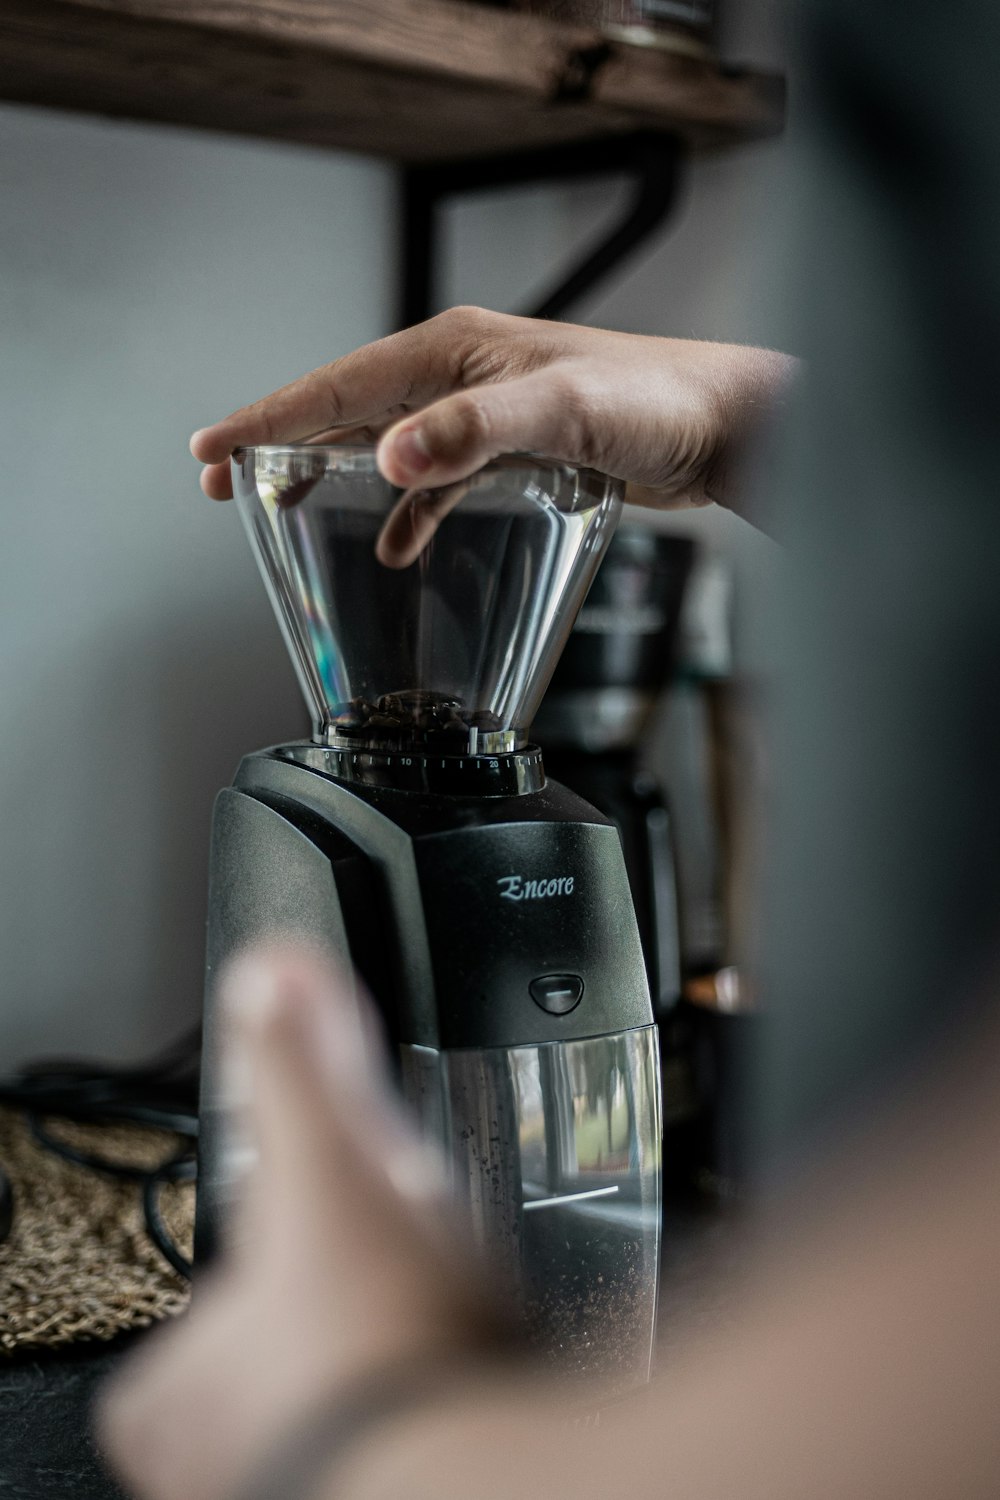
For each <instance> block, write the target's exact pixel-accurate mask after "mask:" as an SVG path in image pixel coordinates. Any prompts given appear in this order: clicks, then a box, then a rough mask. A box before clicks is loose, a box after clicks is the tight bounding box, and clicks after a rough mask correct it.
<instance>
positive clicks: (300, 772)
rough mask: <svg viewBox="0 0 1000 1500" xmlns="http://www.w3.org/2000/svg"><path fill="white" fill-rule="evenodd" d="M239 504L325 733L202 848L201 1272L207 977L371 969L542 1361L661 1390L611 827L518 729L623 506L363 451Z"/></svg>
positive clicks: (416, 1089)
mask: <svg viewBox="0 0 1000 1500" xmlns="http://www.w3.org/2000/svg"><path fill="white" fill-rule="evenodd" d="M233 482H234V494H235V497H236V504H237V507H238V509H239V512H240V515H241V518H242V520H243V523H244V525H245V528H246V530H247V533H248V535H249V537H250V541H251V545H252V547H253V550H254V554H255V556H256V559H257V562H258V565H259V567H260V571H261V574H262V576H263V579H264V583H265V585H266V588H267V590H268V593H269V595H270V598H271V601H272V604H273V605H274V609H275V613H276V614H277V617H278V620H279V623H280V625H281V628H282V631H283V633H284V637H285V641H286V644H287V645H288V648H289V651H290V653H291V656H292V660H293V662H294V664H295V668H296V671H297V673H298V677H299V681H300V684H301V687H302V690H303V693H304V694H305V697H306V700H307V702H308V704H309V707H310V709H311V711H312V715H313V723H314V730H313V736H312V739H311V740H309V741H304V742H299V743H292V744H283V745H277V746H275V747H272V748H270V749H266V750H261V751H257V752H255V753H253V754H250V755H248V756H246V757H245V759H244V760H243V762H242V764H241V765H240V767H239V770H238V772H237V774H236V778H235V781H234V784H233V785H232V786H231V787H228V788H226V789H225V790H224V791H222V792H220V794H219V797H218V799H217V802H216V808H215V815H214V822H213V831H212V853H211V875H210V895H209V924H208V954H207V986H206V1002H205V1033H206V1037H205V1052H204V1062H203V1084H202V1114H201V1143H200V1167H199V1205H198V1225H197V1253H198V1255H199V1256H201V1257H204V1256H205V1255H207V1254H208V1253H210V1250H211V1246H212V1242H213V1239H214V1237H215V1234H216V1230H217V1226H218V1222H219V1218H220V1215H221V1214H222V1213H223V1212H224V1207H225V1199H226V1195H227V1163H226V1153H225V1150H224V1145H223V1136H224V1109H223V1105H222V1095H221V1092H220V1084H219V1066H218V1063H219V1058H218V1048H219V1041H218V1023H217V1015H216V984H217V977H218V974H219V970H220V968H221V966H222V965H223V964H224V962H225V960H226V959H227V958H228V957H229V956H230V955H231V954H233V953H234V952H236V951H237V950H238V949H240V948H242V947H244V946H245V945H247V944H250V943H259V942H261V941H263V940H266V939H268V938H270V937H280V938H282V939H284V940H286V941H287V940H288V939H289V938H292V939H293V940H294V939H301V940H304V941H306V942H308V943H309V944H310V946H312V947H314V948H315V947H317V946H318V947H320V948H321V949H323V950H325V951H327V952H328V953H330V954H331V955H332V956H333V957H334V958H336V959H337V960H338V961H339V963H340V964H341V966H343V967H350V969H351V970H352V971H354V972H356V973H357V974H358V975H360V976H361V979H362V980H363V982H364V984H365V986H366V987H367V989H368V990H369V991H370V993H371V995H372V996H373V998H374V1000H375V1002H376V1004H377V1006H378V1008H379V1009H380V1011H381V1013H382V1016H383V1018H384V1021H385V1027H386V1030H387V1033H388V1036H389V1039H390V1041H391V1044H392V1048H393V1052H394V1054H395V1056H396V1057H397V1059H398V1078H399V1083H400V1087H401V1090H402V1092H403V1094H404V1095H405V1097H406V1098H407V1099H408V1101H409V1103H410V1105H411V1106H412V1108H413V1110H414V1111H415V1112H416V1115H417V1117H418V1120H419V1122H420V1124H421V1126H422V1128H423V1130H424V1131H425V1132H426V1134H427V1135H428V1136H429V1137H431V1138H433V1139H434V1140H436V1141H437V1142H438V1143H439V1145H440V1146H441V1147H442V1148H443V1151H444V1154H445V1158H446V1161H447V1163H448V1165H449V1168H450V1172H451V1176H452V1181H453V1185H454V1189H455V1196H456V1199H457V1202H458V1204H459V1208H460V1212H462V1213H463V1214H464V1215H465V1217H466V1220H467V1223H468V1226H469V1228H470V1231H471V1233H472V1235H473V1237H474V1239H475V1240H476V1242H477V1243H478V1244H479V1246H480V1247H481V1248H482V1250H483V1251H484V1252H485V1253H486V1254H487V1255H488V1256H491V1257H492V1258H493V1260H494V1262H495V1263H496V1264H497V1266H498V1267H499V1269H500V1271H501V1273H502V1274H503V1276H504V1277H505V1279H506V1280H507V1282H508V1284H510V1285H511V1286H512V1287H513V1288H514V1289H515V1296H516V1299H517V1301H518V1302H519V1305H520V1307H521V1308H522V1309H523V1313H524V1319H525V1325H526V1327H527V1329H528V1331H529V1334H530V1336H531V1337H532V1339H533V1340H534V1342H535V1343H536V1344H537V1346H538V1347H539V1348H540V1349H542V1350H543V1351H545V1353H546V1354H547V1355H548V1356H549V1357H550V1358H551V1359H552V1360H553V1361H554V1362H555V1363H556V1364H557V1365H558V1367H559V1368H560V1369H561V1370H563V1371H564V1372H567V1373H570V1372H576V1373H579V1374H581V1375H585V1376H587V1377H588V1378H590V1379H592V1380H593V1379H595V1378H596V1379H597V1381H598V1383H599V1384H601V1385H602V1386H603V1387H604V1388H605V1389H608V1390H613V1389H620V1388H624V1387H626V1386H628V1385H629V1384H632V1383H635V1382H637V1381H641V1380H643V1379H645V1378H647V1376H648V1373H649V1369H650V1361H651V1354H652V1343H653V1334H654V1326H655V1316H656V1299H657V1282H658V1263H659V1237H660V1080H659V1061H658V1052H657V1043H656V1029H655V1027H654V1025H653V1016H652V1011H651V1006H650V996H649V989H648V985H647V981H646V973H645V968H644V963H643V954H642V949H641V946H640V941H639V934H638V930H637V925H636V918H635V912H634V909H633V904H632V900H631V897H630V892H629V883H628V878H627V875H626V871H625V865H624V861H623V856H622V847H621V842H620V840H619V837H618V833H617V831H616V829H615V827H614V825H613V823H612V822H611V820H610V819H609V818H607V817H605V816H603V815H602V814H601V813H599V812H597V811H596V810H595V809H594V808H593V807H591V806H590V805H589V804H588V803H586V802H584V801H583V800H582V799H581V798H580V797H579V796H577V795H575V794H574V793H572V792H570V791H568V790H566V789H565V788H564V787H562V786H559V785H557V784H556V783H554V782H551V781H548V780H547V779H546V776H545V772H544V768H543V764H542V756H541V752H540V750H539V749H538V748H537V746H535V745H532V744H529V743H528V742H527V732H526V731H527V726H529V725H530V724H531V722H532V719H533V717H534V714H535V711H536V709H537V707H538V704H539V701H540V699H541V696H542V693H543V692H544V690H545V687H546V684H547V683H548V680H549V678H550V676H551V674H552V671H553V668H554V666H555V663H556V661H557V659H558V657H559V653H560V651H561V649H562V647H563V645H564V643H565V641H566V639H567V637H568V635H569V632H570V629H571V627H572V625H573V621H574V618H575V616H576V613H577V611H578V609H579V606H580V604H581V602H582V600H583V598H584V596H585V594H586V592H587V588H588V586H589V584H590V582H591V580H592V578H593V575H594V572H595V570H596V568H597V565H598V563H599V562H600V559H601V556H602V555H603V552H604V550H605V548H606V546H607V543H608V542H609V540H610V538H611V535H612V532H613V530H614V526H615V523H616V521H617V518H618V515H619V512H620V509H621V494H620V489H621V487H620V485H618V484H617V482H615V481H612V480H609V479H606V478H604V477H602V476H600V475H597V474H594V473H591V472H587V471H578V470H573V469H570V468H567V467H565V466H563V465H560V464H557V463H553V462H549V461H546V460H542V459H539V458H535V457H511V458H505V459H501V460H498V461H496V462H494V463H491V464H490V465H488V466H487V467H486V468H485V469H483V470H481V471H480V472H479V473H477V474H475V475H473V476H472V477H471V478H470V479H467V480H464V481H463V482H462V483H461V484H460V485H453V486H450V487H448V488H447V489H443V490H438V491H424V492H419V493H417V492H406V493H403V492H400V491H399V490H397V489H395V488H393V487H392V486H391V485H390V484H389V483H388V482H387V481H386V480H385V479H384V478H383V477H382V476H381V474H380V473H379V471H378V469H377V467H376V464H375V460H374V453H373V450H372V449H371V448H368V447H365V448H362V447H354V446H350V447H349V446H327V447H320V446H314V445H307V444H299V445H291V446H287V447H268V448H253V449H243V450H240V451H239V452H238V453H237V454H236V455H235V457H234V460H233Z"/></svg>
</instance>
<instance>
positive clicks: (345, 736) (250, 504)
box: [233, 444, 623, 756]
mask: <svg viewBox="0 0 1000 1500" xmlns="http://www.w3.org/2000/svg"><path fill="white" fill-rule="evenodd" d="M233 486H234V494H235V498H236V502H237V506H238V508H239V512H240V516H241V517H242V520H243V523H244V525H245V527H246V529H247V532H248V534H249V537H250V541H251V545H252V547H253V551H254V555H255V557H256V558H257V562H258V566H259V567H260V570H261V573H262V575H263V578H264V582H265V585H266V587H267V590H268V593H269V595H270V597H271V601H272V604H273V605H274V608H275V612H276V614H277V615H278V619H279V621H280V623H281V626H282V630H283V632H284V635H285V640H286V643H287V645H288V648H289V651H290V653H291V656H292V660H293V662H294V664H295V668H296V671H297V673H298V677H299V682H300V684H301V687H302V691H303V693H304V694H305V698H306V701H307V703H308V705H309V708H310V712H311V714H312V717H313V726H314V727H313V738H314V740H315V741H316V742H317V743H318V744H321V745H327V746H332V747H336V748H341V749H350V748H352V747H353V748H364V749H386V750H396V751H403V752H406V751H407V750H413V751H414V752H415V753H431V752H433V753H435V754H442V755H446V754H455V755H489V756H495V755H500V754H504V753H508V752H511V751H515V750H518V749H520V747H521V746H522V745H523V744H524V743H525V741H526V739H527V730H528V727H529V726H530V724H531V722H532V719H533V718H534V715H535V711H536V709H537V708H538V705H539V702H540V701H541V697H542V694H543V693H544V691H545V688H546V686H547V684H548V681H549V678H550V677H551V675H552V672H553V670H554V668H555V664H556V662H557V661H558V659H559V655H560V653H561V651H562V649H563V646H564V644H565V642H566V638H567V636H568V635H569V632H570V629H571V628H572V625H573V621H574V619H575V618H576V614H577V611H578V610H579V607H580V605H581V604H582V602H583V599H584V597H585V595H586V592H587V589H588V588H589V586H590V583H591V580H592V579H593V576H594V573H595V572H596V569H597V566H598V564H599V562H600V560H601V557H602V556H603V554H604V551H605V548H606V546H607V544H608V542H609V541H610V539H611V535H612V533H613V531H614V528H615V525H616V523H617V520H618V516H619V514H620V511H621V504H622V489H623V486H622V485H621V484H620V482H619V481H617V480H613V479H608V478H606V477H604V476H603V475H599V474H595V473H593V472H591V471H588V470H579V469H572V468H569V467H567V466H566V465H563V464H558V463H554V462H550V461H548V460H545V459H541V458H535V457H532V456H514V457H509V458H501V459H497V460H495V461H494V462H493V463H490V464H488V465H487V466H486V467H485V468H483V469H481V470H479V472H478V473H476V474H473V475H472V476H471V477H470V478H468V479H464V480H462V481H461V482H460V483H458V484H454V485H449V486H447V487H446V488H443V489H438V490H420V491H402V490H400V489H398V488H396V487H395V486H393V485H391V484H390V483H389V482H388V480H386V479H385V478H383V476H382V475H381V474H380V473H379V471H378V468H377V467H376V464H375V453H374V449H373V448H371V447H367V446H366V447H357V446H350V447H349V446H346V445H345V446H339V445H331V446H322V447H321V446H318V445H311V444H291V445H288V446H285V447H259V448H244V449H240V450H238V451H237V453H236V454H235V455H234V459H233Z"/></svg>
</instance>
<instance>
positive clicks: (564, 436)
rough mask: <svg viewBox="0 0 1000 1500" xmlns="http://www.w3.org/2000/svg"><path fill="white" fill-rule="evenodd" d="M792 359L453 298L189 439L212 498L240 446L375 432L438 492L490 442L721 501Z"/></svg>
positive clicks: (384, 462) (422, 485)
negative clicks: (425, 317) (454, 304)
mask: <svg viewBox="0 0 1000 1500" xmlns="http://www.w3.org/2000/svg"><path fill="white" fill-rule="evenodd" d="M794 366H795V361H794V360H792V359H790V358H789V357H788V356H787V355H782V354H776V353H773V352H771V351H770V350H764V349H753V348H747V347H744V346H742V345H734V344H713V343H699V342H695V341H691V340H684V339H666V338H650V337H645V336H640V335H638V334H627V333H614V332H609V331H607V330H604V329H595V328H585V327H578V326H575V325H572V324H565V323H547V322H541V321H538V320H534V319H530V318H518V317H510V316H507V315H505V314H501V313H492V312H485V311H483V310H482V309H479V308H468V307H464V308H461V307H460V308H453V309H452V310H450V311H449V312H445V313H441V314H440V315H439V316H438V317H436V318H432V319H431V320H430V321H429V322H427V323H421V324H418V325H417V326H416V327H413V328H408V329H406V330H405V331H404V332H402V333H397V334H393V335H392V336H391V337H389V338H385V339H381V340H379V341H378V342H377V343H374V344H368V345H366V346H365V347H364V348H362V349H357V350H355V351H354V352H353V353H352V354H348V355H345V356H344V357H343V358H342V359H337V360H334V362H333V363H332V364H329V365H324V366H322V367H321V368H320V369H318V370H314V371H313V372H312V373H311V374H309V375H304V376H303V377H302V378H301V379H300V380H296V381H294V382H293V383H292V384H291V385H287V386H284V387H283V388H282V389H281V390H278V391H275V392H274V393H273V394H272V395H270V396H265V397H264V398H263V400H261V401H257V402H254V403H253V405H251V406H247V407H244V408H243V409H242V410H240V411H237V412H234V413H233V414H232V416H229V417H226V418H224V419H223V420H222V421H221V422H217V423H215V424H214V425H213V426H211V427H205V428H202V429H201V430H200V431H199V432H196V433H195V434H194V436H193V437H192V439H191V451H192V453H193V454H194V456H195V458H197V459H200V460H201V462H202V463H204V464H205V465H206V467H205V469H204V471H203V473H202V476H201V483H202V488H203V489H204V491H205V493H206V494H207V495H209V496H210V497H211V498H212V499H215V500H226V499H229V498H230V496H231V495H232V487H231V480H230V471H229V455H230V454H231V452H232V451H233V449H234V448H237V447H240V446H241V445H247V446H252V445H257V444H267V443H287V442H295V441H300V440H303V439H306V438H309V439H315V440H316V441H325V442H337V441H345V442H346V441H355V442H359V441H365V442H376V443H377V444H378V449H377V458H378V464H379V468H380V469H381V471H382V473H383V474H384V475H385V476H386V478H387V479H388V480H389V481H390V482H391V483H392V484H395V485H398V486H400V487H401V488H403V489H419V490H428V489H437V488H440V487H441V486H451V485H454V484H455V483H456V481H459V480H461V479H464V478H466V477H467V476H468V475H469V474H471V473H473V472H474V471H475V470H476V469H478V468H481V467H482V465H483V464H485V463H487V462H488V461H489V460H490V459H492V458H495V457H497V456H498V455H499V454H502V453H513V452H535V453H541V454H544V455H545V456H546V457H548V458H553V459H557V460H559V461H561V462H564V463H569V464H574V465H581V466H584V467H588V468H594V469H598V470H600V471H601V472H602V473H605V474H610V475H612V476H614V477H616V478H619V479H624V480H626V481H628V484H629V490H628V493H627V498H628V499H629V500H631V501H633V502H635V503H638V504H646V505H656V506H680V505H705V504H708V503H709V502H710V501H713V500H715V501H719V502H720V503H723V504H733V503H734V501H735V497H736V479H735V478H734V475H735V474H736V471H737V470H738V467H739V464H738V460H739V457H740V455H741V452H742V449H743V447H744V445H745V443H746V441H747V440H748V439H749V438H750V437H751V436H752V433H753V429H754V428H755V427H756V425H757V423H758V421H759V419H760V417H761V415H762V414H763V413H764V412H766V410H767V409H768V408H769V407H770V406H771V404H772V403H773V401H774V399H775V398H776V397H777V395H778V394H779V393H780V391H781V390H782V388H783V387H784V386H785V384H786V383H787V381H788V380H789V378H790V376H791V372H792V370H793V369H794Z"/></svg>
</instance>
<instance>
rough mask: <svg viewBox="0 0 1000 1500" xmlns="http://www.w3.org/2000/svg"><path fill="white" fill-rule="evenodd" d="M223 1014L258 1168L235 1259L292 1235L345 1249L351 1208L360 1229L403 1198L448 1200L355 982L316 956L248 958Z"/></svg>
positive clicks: (238, 1110) (239, 1130)
mask: <svg viewBox="0 0 1000 1500" xmlns="http://www.w3.org/2000/svg"><path fill="white" fill-rule="evenodd" d="M223 1004H224V1006H225V1010H226V1014H227V1016H228V1020H229V1043H230V1057H229V1066H230V1069H231V1070H232V1073H231V1076H234V1077H235V1079H236V1081H235V1083H234V1084H233V1085H232V1086H231V1089H230V1093H231V1095H233V1096H235V1104H234V1108H235V1120H234V1130H235V1145H236V1148H237V1149H236V1154H237V1155H238V1156H242V1158H243V1159H244V1161H246V1162H247V1163H248V1164H249V1170H248V1175H247V1180H246V1186H245V1193H244V1203H243V1206H242V1210H241V1212H240V1213H239V1215H238V1218H237V1248H238V1246H239V1244H240V1243H241V1242H243V1241H244V1239H245V1240H246V1241H249V1242H253V1243H257V1244H258V1245H259V1244H260V1242H261V1240H264V1241H267V1240H272V1239H274V1238H275V1237H276V1236H277V1237H279V1238H280V1237H281V1235H282V1226H285V1227H286V1228H289V1227H291V1226H294V1232H295V1234H296V1235H297V1236H298V1235H300V1234H302V1233H303V1231H305V1232H306V1234H307V1235H308V1232H309V1229H310V1225H311V1227H312V1228H313V1229H315V1230H316V1232H317V1233H321V1234H323V1235H324V1236H327V1235H330V1234H331V1233H332V1234H333V1235H334V1236H335V1237H336V1238H339V1237H340V1235H341V1228H340V1227H338V1226H342V1225H343V1223H344V1222H345V1221H346V1220H345V1215H344V1213H343V1205H344V1204H345V1202H350V1203H352V1205H353V1207H352V1213H353V1214H355V1222H356V1221H357V1209H358V1207H359V1206H362V1205H363V1213H371V1212H375V1211H377V1210H378V1206H379V1203H380V1202H382V1203H383V1206H384V1205H385V1204H386V1203H388V1202H389V1201H390V1200H395V1198H396V1196H397V1194H398V1192H399V1191H400V1188H401V1187H402V1188H405V1192H406V1196H408V1197H415V1196H416V1197H422V1196H423V1197H431V1196H434V1195H436V1194H437V1193H439V1192H440V1191H441V1184H442V1175H441V1173H440V1171H439V1170H438V1167H437V1159H436V1157H434V1156H433V1155H432V1154H431V1153H430V1152H429V1151H428V1150H427V1149H426V1148H425V1147H424V1146H423V1145H422V1144H421V1143H420V1142H419V1140H418V1138H417V1135H416V1133H415V1131H414V1129H413V1127H412V1126H411V1125H410V1123H409V1121H408V1120H406V1119H405V1118H404V1117H403V1113H402V1109H401V1107H400V1105H399V1104H398V1102H397V1101H396V1099H395V1098H394V1097H393V1096H392V1094H391V1092H390V1086H389V1082H388V1078H387V1071H386V1067H385V1058H384V1050H383V1044H382V1039H381V1037H380V1036H379V1032H378V1026H377V1021H376V1017H375V1015H374V1012H373V1011H372V1010H371V1007H370V1006H368V1005H366V1004H363V1003H362V1000H361V997H359V996H358V995H357V994H356V992H355V990H354V987H353V986H352V984H351V982H350V980H349V979H348V978H347V977H346V976H344V975H342V974H339V973H337V972H335V971H334V969H333V968H332V967H331V965H330V964H329V963H328V962H327V961H325V960H324V959H322V958H321V957H320V956H319V955H318V954H315V953H311V952H310V951H309V950H308V949H301V948H279V947H275V948H271V949H265V950H259V951H254V952H248V953H246V954H244V955H241V956H240V957H239V958H238V959H237V960H236V961H235V962H234V963H233V964H232V966H231V967H230V969H229V970H228V972H227V974H226V976H225V978H224V981H223ZM380 1186H381V1189H382V1191H381V1192H380V1191H379V1189H380ZM330 1221H333V1222H332V1224H331V1222H330Z"/></svg>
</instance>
